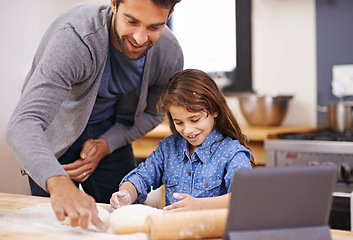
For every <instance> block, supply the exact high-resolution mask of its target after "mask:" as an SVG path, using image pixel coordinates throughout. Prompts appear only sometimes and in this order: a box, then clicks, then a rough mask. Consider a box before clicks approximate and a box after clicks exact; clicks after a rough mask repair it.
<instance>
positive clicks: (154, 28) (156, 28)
mask: <svg viewBox="0 0 353 240" xmlns="http://www.w3.org/2000/svg"><path fill="white" fill-rule="evenodd" d="M149 29H150V30H152V31H157V30H158V29H159V27H153V26H151V27H149Z"/></svg>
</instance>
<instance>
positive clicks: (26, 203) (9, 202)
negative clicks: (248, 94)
mask: <svg viewBox="0 0 353 240" xmlns="http://www.w3.org/2000/svg"><path fill="white" fill-rule="evenodd" d="M39 204H50V199H49V198H43V197H33V196H26V195H18V194H8V193H0V220H2V218H5V217H6V214H8V213H10V212H13V211H16V210H20V209H23V208H27V207H33V206H35V205H39ZM18 217H19V218H21V216H20V215H18ZM20 221H22V222H23V221H24V222H25V221H26V220H23V219H20ZM27 221H28V224H30V222H33V221H36V219H35V218H31V219H28V220H27ZM7 224H9V223H8V222H7ZM10 225H11V223H10ZM36 227H38V226H36ZM11 229H17V230H16V231H13V230H8V229H7V228H3V227H2V228H0V239H23V240H27V239H28V240H31V239H61V238H65V239H78V238H80V239H81V238H82V239H91V238H92V234H93V233H92V232H88V231H87V232H86V231H84V230H82V232H81V231H79V229H78V228H69V227H68V228H65V229H66V230H61V231H60V232H55V231H51V230H50V229H45V230H44V229H43V231H42V232H38V231H33V232H31V231H29V232H26V231H24V230H21V229H23V228H21V226H14V227H13V228H11ZM53 229H55V226H53ZM53 229H52V230H53ZM95 234H97V233H95ZM101 234H104V233H101ZM104 235H106V236H105V237H106V239H112V238H114V236H112V235H111V234H109V235H107V234H104ZM331 235H332V240H346V239H347V240H348V239H353V232H349V231H342V230H331ZM101 237H102V236H101ZM125 237H127V235H125ZM125 237H124V238H123V239H127V238H125ZM114 239H120V237H119V236H118V235H116V238H114ZM128 239H130V238H128ZM131 239H132V238H131Z"/></svg>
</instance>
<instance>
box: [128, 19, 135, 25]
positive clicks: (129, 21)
mask: <svg viewBox="0 0 353 240" xmlns="http://www.w3.org/2000/svg"><path fill="white" fill-rule="evenodd" d="M126 21H127V22H128V23H130V24H136V21H134V20H130V19H127V20H126Z"/></svg>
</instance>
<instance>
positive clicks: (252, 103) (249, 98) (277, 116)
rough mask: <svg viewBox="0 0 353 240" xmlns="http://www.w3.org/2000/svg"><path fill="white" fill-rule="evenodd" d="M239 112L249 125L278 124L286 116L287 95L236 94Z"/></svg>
mask: <svg viewBox="0 0 353 240" xmlns="http://www.w3.org/2000/svg"><path fill="white" fill-rule="evenodd" d="M237 97H238V99H239V105H240V109H241V112H242V114H243V116H244V118H245V120H246V121H247V123H248V124H249V125H253V126H278V125H280V124H281V123H282V121H283V119H284V117H285V116H286V113H287V110H288V105H289V100H290V99H292V98H293V96H289V95H276V96H271V95H258V94H256V93H241V94H238V95H237Z"/></svg>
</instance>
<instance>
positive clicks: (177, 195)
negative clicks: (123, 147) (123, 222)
mask: <svg viewBox="0 0 353 240" xmlns="http://www.w3.org/2000/svg"><path fill="white" fill-rule="evenodd" d="M158 107H159V110H160V111H161V112H166V113H167V116H168V120H169V125H170V128H171V130H172V132H173V135H170V136H168V137H166V138H165V139H163V140H162V141H160V142H159V144H158V148H157V149H156V150H155V151H154V152H152V154H151V155H150V156H149V157H148V158H147V159H146V161H145V162H142V163H141V164H140V165H139V166H138V168H136V169H134V170H133V171H131V172H130V173H129V174H128V175H127V176H125V178H124V179H123V180H122V183H121V184H120V188H119V191H118V192H116V193H114V194H113V195H112V197H111V199H110V203H111V205H112V207H113V208H118V207H121V206H123V205H128V204H131V203H141V202H143V201H144V200H146V198H147V194H148V193H149V192H150V190H151V187H152V188H153V189H157V188H158V187H160V186H161V185H163V184H164V185H165V195H166V196H165V201H166V207H165V208H164V210H198V209H199V210H200V209H210V208H226V207H228V204H229V200H230V190H231V185H232V180H233V175H234V172H235V171H237V170H238V169H240V168H251V167H252V165H254V164H253V157H252V156H251V153H250V151H249V150H248V148H247V139H246V137H245V136H244V135H243V134H242V132H241V129H240V127H239V125H238V122H237V121H236V119H235V118H234V116H233V114H232V111H231V110H230V108H229V107H228V105H227V103H226V100H225V98H224V96H223V95H222V93H221V91H220V90H219V89H218V87H217V85H216V83H215V82H214V81H213V79H212V78H211V76H209V75H208V74H207V73H205V72H202V71H200V70H195V69H188V70H184V71H181V72H178V73H176V74H174V75H173V76H172V77H171V79H170V82H169V85H168V88H167V91H166V94H165V95H164V96H163V97H162V98H161V99H160V101H159V104H158ZM178 200H179V201H178ZM177 201H178V202H177Z"/></svg>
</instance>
